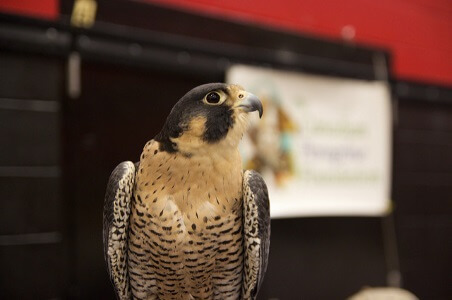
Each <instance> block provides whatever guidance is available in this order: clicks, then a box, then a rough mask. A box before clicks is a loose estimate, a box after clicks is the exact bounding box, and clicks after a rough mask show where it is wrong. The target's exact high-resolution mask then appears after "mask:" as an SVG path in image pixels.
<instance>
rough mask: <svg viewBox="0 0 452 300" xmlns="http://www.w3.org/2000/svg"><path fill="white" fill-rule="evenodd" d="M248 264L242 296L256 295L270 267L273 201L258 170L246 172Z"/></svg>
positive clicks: (245, 240) (245, 204)
mask: <svg viewBox="0 0 452 300" xmlns="http://www.w3.org/2000/svg"><path fill="white" fill-rule="evenodd" d="M243 193H244V196H243V200H244V201H243V212H244V214H243V223H244V244H245V264H244V277H243V290H242V294H243V295H242V296H243V297H242V298H243V299H255V298H256V296H257V293H258V291H259V288H260V286H261V284H262V281H263V279H264V275H265V272H266V270H267V262H268V254H269V249H270V203H269V199H268V191H267V186H266V184H265V182H264V180H263V179H262V177H261V176H260V175H259V173H257V172H255V171H249V170H248V171H245V173H244V176H243Z"/></svg>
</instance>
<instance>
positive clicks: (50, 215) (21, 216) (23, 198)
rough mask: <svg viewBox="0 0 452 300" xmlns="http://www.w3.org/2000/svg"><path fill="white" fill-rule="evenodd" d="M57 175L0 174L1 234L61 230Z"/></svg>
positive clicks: (61, 212)
mask: <svg viewBox="0 0 452 300" xmlns="http://www.w3.org/2000/svg"><path fill="white" fill-rule="evenodd" d="M59 182H60V181H59V179H57V178H17V177H13V178H7V177H0V199H1V201H0V234H23V233H37V232H47V231H55V230H61V227H62V222H61V221H62V219H63V207H62V203H61V201H60V193H59V192H60V186H59Z"/></svg>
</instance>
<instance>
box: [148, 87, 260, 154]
mask: <svg viewBox="0 0 452 300" xmlns="http://www.w3.org/2000/svg"><path fill="white" fill-rule="evenodd" d="M255 110H258V111H259V115H262V104H261V103H260V101H259V99H257V97H256V96H254V95H253V94H250V93H248V92H246V91H244V90H243V89H242V88H241V87H239V86H237V85H229V84H225V83H209V84H204V85H200V86H198V87H195V88H194V89H192V90H190V91H189V92H188V93H186V94H185V95H184V96H183V97H182V98H181V99H180V100H179V101H178V102H177V103H176V104H175V105H174V107H173V109H172V110H171V112H170V114H169V115H168V118H167V120H166V122H165V124H164V126H163V128H162V130H161V131H160V133H159V134H158V135H157V136H156V137H155V140H156V141H158V142H160V145H161V147H160V148H161V150H163V151H167V152H176V151H178V150H179V148H180V144H181V143H187V142H193V140H194V139H199V140H200V141H202V142H204V143H208V144H214V143H217V142H219V141H221V140H223V139H225V138H226V137H227V136H228V133H229V132H230V131H231V129H233V128H234V127H235V125H236V123H237V121H238V120H239V119H238V118H244V117H243V116H242V117H239V115H243V113H247V112H251V111H255ZM184 135H187V136H190V139H186V140H184V139H182V138H181V137H183V136H184ZM198 143H199V141H198Z"/></svg>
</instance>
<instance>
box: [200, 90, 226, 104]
mask: <svg viewBox="0 0 452 300" xmlns="http://www.w3.org/2000/svg"><path fill="white" fill-rule="evenodd" d="M225 100H226V97H225V95H224V94H223V93H221V92H209V93H208V94H207V95H206V96H205V97H204V103H206V104H209V105H220V104H222V103H223V102H224V101H225Z"/></svg>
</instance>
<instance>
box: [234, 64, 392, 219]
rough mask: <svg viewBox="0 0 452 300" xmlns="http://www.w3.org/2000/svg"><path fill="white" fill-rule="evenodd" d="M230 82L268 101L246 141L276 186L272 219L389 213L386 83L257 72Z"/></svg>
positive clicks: (245, 69)
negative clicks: (260, 117)
mask: <svg viewBox="0 0 452 300" xmlns="http://www.w3.org/2000/svg"><path fill="white" fill-rule="evenodd" d="M227 81H228V82H229V83H236V84H239V85H241V86H243V87H244V88H245V89H246V90H247V91H249V92H252V93H253V94H255V95H257V96H258V97H259V98H260V99H261V100H262V102H263V106H264V115H263V117H262V119H260V120H259V118H258V116H257V114H254V115H253V117H252V120H251V122H250V123H251V124H250V129H249V131H248V133H247V135H246V136H244V138H243V141H242V143H241V152H242V158H243V163H244V167H245V168H247V169H255V170H257V171H258V172H260V173H261V174H262V175H263V177H264V179H265V181H266V182H267V186H268V188H269V194H270V204H271V215H272V217H276V218H277V217H296V216H338V215H344V216H345V215H368V216H373V215H374V216H377V215H383V214H385V213H387V212H388V210H389V207H390V201H389V197H390V196H389V195H390V170H391V103H390V93H389V89H388V86H387V84H386V83H384V82H377V81H362V80H352V79H343V78H333V77H324V76H314V75H309V74H302V73H291V72H283V71H276V70H272V69H264V68H257V67H251V66H242V65H237V66H232V67H231V68H230V69H229V70H228V72H227Z"/></svg>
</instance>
